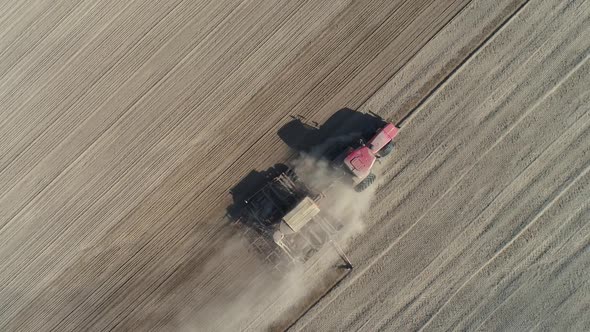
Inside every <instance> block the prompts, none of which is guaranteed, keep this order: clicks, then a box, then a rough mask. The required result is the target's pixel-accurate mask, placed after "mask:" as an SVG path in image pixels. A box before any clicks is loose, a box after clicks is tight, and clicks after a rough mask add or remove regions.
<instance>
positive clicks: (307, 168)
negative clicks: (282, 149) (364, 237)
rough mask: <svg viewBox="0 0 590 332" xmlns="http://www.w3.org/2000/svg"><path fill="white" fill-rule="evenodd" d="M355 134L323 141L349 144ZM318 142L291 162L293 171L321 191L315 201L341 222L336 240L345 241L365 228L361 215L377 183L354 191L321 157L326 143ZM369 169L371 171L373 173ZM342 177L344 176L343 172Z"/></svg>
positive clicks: (339, 173) (368, 206)
mask: <svg viewBox="0 0 590 332" xmlns="http://www.w3.org/2000/svg"><path fill="white" fill-rule="evenodd" d="M355 137H357V136H356V135H354V134H353V135H349V136H346V137H340V138H336V139H334V140H332V141H330V142H327V144H333V143H335V142H336V143H340V142H342V143H349V142H350V141H351V140H352V139H354V138H355ZM327 144H325V145H322V146H319V147H318V148H316V149H314V150H312V151H311V153H309V154H301V155H300V156H299V157H298V158H297V159H295V160H294V161H293V162H292V164H293V166H294V169H295V172H296V173H297V174H298V175H299V177H300V178H301V179H302V180H303V182H304V183H306V184H307V185H308V186H310V187H311V188H314V189H315V190H317V191H321V192H323V193H324V195H325V197H324V198H323V199H322V200H320V201H319V206H320V209H321V210H322V211H323V212H324V213H326V214H328V215H330V216H332V217H333V219H334V220H336V221H337V222H338V223H340V224H341V226H342V229H341V230H340V231H339V233H338V240H341V241H344V242H347V241H348V240H349V239H350V238H352V237H353V236H355V235H358V234H359V233H362V232H363V231H364V229H365V223H364V221H363V216H364V215H365V213H366V212H367V211H368V210H369V208H370V204H371V201H372V199H373V197H374V196H375V192H376V188H377V186H378V183H373V184H372V185H371V186H370V187H369V188H367V189H365V190H364V191H362V192H360V193H359V192H356V191H355V190H354V188H353V186H352V185H351V184H350V183H348V181H343V179H342V177H343V176H342V171H341V170H338V169H335V168H334V167H332V166H331V165H330V162H329V161H328V160H326V159H325V158H323V157H322V156H323V154H324V152H325V150H326V149H328V147H327V146H328V145H327ZM375 169H376V168H374V169H373V172H375ZM344 177H346V175H344Z"/></svg>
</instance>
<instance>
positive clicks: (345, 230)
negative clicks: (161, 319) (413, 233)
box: [180, 136, 377, 332]
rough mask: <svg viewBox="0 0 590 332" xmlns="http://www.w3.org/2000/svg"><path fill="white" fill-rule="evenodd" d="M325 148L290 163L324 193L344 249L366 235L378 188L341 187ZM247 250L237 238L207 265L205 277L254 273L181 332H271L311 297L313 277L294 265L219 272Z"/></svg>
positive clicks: (322, 204) (323, 207)
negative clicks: (366, 216)
mask: <svg viewBox="0 0 590 332" xmlns="http://www.w3.org/2000/svg"><path fill="white" fill-rule="evenodd" d="M350 139H351V138H350V136H348V137H344V138H338V139H336V141H342V142H346V141H350ZM328 143H334V141H331V142H328ZM325 147H326V145H324V146H320V147H317V148H316V149H314V150H312V151H311V153H302V154H300V156H299V157H297V158H296V159H295V160H293V161H291V163H290V164H291V165H290V166H291V167H292V168H293V169H294V170H295V173H296V174H297V175H298V176H299V178H300V179H301V180H302V181H303V182H304V183H305V184H306V185H308V186H309V187H310V188H312V190H314V191H316V190H317V191H321V192H323V193H324V197H323V198H322V199H321V200H320V201H319V203H318V204H319V206H320V209H321V210H322V211H323V213H324V214H325V215H329V216H331V220H334V221H336V222H337V223H338V224H339V225H337V226H338V227H340V229H339V231H338V233H337V234H336V237H337V238H335V240H337V242H338V243H339V244H341V245H342V246H346V243H347V242H348V241H349V240H350V239H352V238H353V237H354V236H355V235H358V234H360V233H362V232H363V231H364V229H365V223H364V221H363V214H364V213H365V212H366V211H367V210H368V209H369V207H370V203H371V200H372V198H373V197H374V195H375V191H376V188H377V183H374V184H373V185H372V186H370V187H369V188H368V189H366V190H365V191H363V192H361V193H358V192H356V191H355V190H354V188H353V187H352V186H351V184H350V183H346V182H345V181H342V173H340V172H339V171H338V170H337V169H335V168H334V167H332V166H331V165H330V163H329V161H328V160H326V159H324V158H322V157H321V155H322V153H323V152H324V150H323V149H325ZM248 246H251V244H250V243H248V242H247V241H246V240H244V239H243V238H238V237H237V236H235V238H234V239H231V241H228V244H227V247H225V248H223V249H222V250H220V251H219V252H218V253H217V254H216V255H215V257H212V258H211V260H210V262H211V263H210V264H208V265H207V266H206V267H205V270H206V274H207V275H219V274H221V273H252V274H255V275H256V274H257V276H256V277H255V278H252V277H251V276H250V277H247V276H245V278H243V280H244V281H243V282H237V283H236V282H235V281H233V283H232V284H231V285H225V287H224V288H223V289H222V291H221V293H222V295H219V294H218V295H217V296H215V298H214V299H212V301H211V302H209V303H207V304H206V305H205V306H204V307H202V308H201V309H199V310H197V312H196V314H195V313H194V312H193V313H192V314H190V316H191V317H184V318H183V319H182V320H184V321H185V322H186V321H188V322H189V323H186V324H183V327H182V328H181V329H180V330H181V331H185V332H193V331H244V330H252V329H256V328H257V327H259V326H261V325H263V326H271V327H268V330H273V328H272V326H273V324H276V322H277V321H280V319H281V318H280V313H285V312H287V311H288V310H289V308H291V307H294V306H295V305H297V304H298V303H299V302H300V301H301V300H303V299H304V298H305V297H306V296H308V295H309V285H306V282H309V280H307V279H310V278H312V277H310V276H308V275H306V274H308V273H305V271H304V266H303V265H300V264H293V265H291V266H290V268H289V269H286V270H281V272H280V273H273V272H271V271H268V270H269V269H266V271H263V270H264V269H263V268H260V267H259V268H257V269H251V268H245V269H243V270H241V271H239V272H238V271H233V272H230V271H228V270H222V271H220V270H219V269H220V268H221V267H222V266H223V265H225V264H230V263H231V262H235V261H240V260H243V259H244V252H247V251H248V250H249V248H248ZM257 260H258V262H257V264H262V263H261V262H260V257H254V258H252V261H253V262H255V261H257ZM253 264H254V263H253ZM255 265H256V264H255ZM229 269H230V270H231V268H229ZM233 279H236V278H233ZM238 279H239V278H238ZM217 292H220V291H219V290H217ZM264 312H266V313H267V314H266V315H264V316H258V317H257V316H255V314H256V313H264ZM273 313H274V314H275V315H273ZM187 316H188V314H187ZM273 316H275V317H273ZM187 318H188V319H187ZM245 322H248V323H247V324H246V323H245Z"/></svg>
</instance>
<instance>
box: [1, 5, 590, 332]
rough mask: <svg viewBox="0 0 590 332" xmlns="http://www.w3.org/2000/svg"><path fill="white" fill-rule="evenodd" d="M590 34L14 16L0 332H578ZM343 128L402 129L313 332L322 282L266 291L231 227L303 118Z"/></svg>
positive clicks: (286, 19) (413, 24)
mask: <svg viewBox="0 0 590 332" xmlns="http://www.w3.org/2000/svg"><path fill="white" fill-rule="evenodd" d="M589 18H590V8H589V5H588V3H586V2H584V1H575V0H574V1H566V2H563V1H556V0H549V1H547V0H542V1H535V2H532V1H531V2H529V1H526V0H518V1H517V0H513V1H508V0H501V1H493V2H490V1H483V0H472V1H469V0H454V1H453V0H444V1H431V0H428V1H426V0H424V1H421V0H420V1H410V0H407V1H402V0H396V1H377V0H371V1H358V2H353V1H349V0H339V1H283V0H279V1H265V0H254V1H243V2H238V1H227V0H219V1H188V0H171V1H164V2H158V3H157V4H156V3H154V2H149V1H140V0H130V1H113V0H105V1H100V2H96V1H90V0H82V1H67V0H66V1H61V2H45V1H38V0H19V1H8V2H4V3H2V4H0V60H1V61H0V105H2V106H1V108H2V111H1V113H0V243H2V245H0V284H1V285H2V287H0V299H1V300H0V330H6V331H16V330H19V331H45V330H47V331H49V330H59V331H61V330H76V331H88V330H90V331H98V330H162V331H170V330H180V331H201V330H210V331H219V330H227V331H234V330H281V329H284V328H286V327H288V326H291V324H292V323H293V322H295V321H296V322H295V324H294V325H292V326H291V329H292V330H309V331H321V330H358V329H365V330H376V329H384V330H396V331H399V330H419V329H434V330H440V329H453V328H454V329H468V330H476V329H482V330H497V329H513V330H514V329H523V328H536V329H541V330H543V329H554V330H588V329H590V321H589V320H588V318H587V315H584V313H585V312H587V311H588V309H589V308H590V300H589V299H590V284H589V283H588V278H587V275H588V274H589V272H590V255H588V251H589V248H590V246H589V244H590V236H589V234H590V232H589V231H590V229H588V227H589V226H588V220H589V213H588V212H589V209H588V208H589V206H588V202H590V199H589V198H590V186H589V184H588V180H589V176H588V167H589V165H590V157H589V154H588V149H589V148H590V144H589V143H590V138H589V137H588V133H589V130H588V125H589V120H590V119H589V118H588V117H589V116H590V115H589V112H588V107H589V106H588V105H590V103H588V101H589V100H588V99H589V98H590V93H589V90H588V88H587V87H588V86H589V85H590V80H589V75H590V73H589V71H590V67H589V65H588V61H587V60H588V55H589V50H590V48H589V46H590V45H589V43H590V40H589V39H588V38H587V36H588V35H589V34H590V31H589V28H588V27H589V26H590V25H589V24H588V23H589V22H588V21H589ZM345 107H347V108H351V109H359V110H361V111H365V112H368V111H373V112H376V113H378V114H380V115H381V116H383V117H385V118H387V119H389V120H391V121H394V122H398V123H401V126H402V129H401V131H400V134H399V140H398V144H397V150H396V151H395V152H394V153H393V154H392V155H391V157H389V159H388V161H386V162H385V163H384V164H382V165H380V182H379V186H378V187H376V188H375V189H376V190H375V192H374V197H372V198H373V199H372V200H371V205H370V209H369V211H368V212H366V213H364V214H363V216H362V219H363V225H364V226H363V227H362V229H361V231H359V232H355V233H354V236H352V238H349V239H348V240H347V241H343V242H342V244H343V245H346V252H347V254H349V256H350V258H351V260H352V261H353V264H354V265H355V269H354V270H353V272H352V273H351V274H350V275H348V276H347V277H346V278H345V279H344V280H343V281H342V282H340V283H339V284H338V285H337V286H336V288H335V289H334V291H332V292H331V293H329V294H328V295H327V296H325V297H323V298H322V299H321V300H320V302H318V303H317V304H316V305H314V306H313V307H312V308H311V309H310V310H309V311H306V313H305V315H304V316H302V317H299V316H300V313H303V312H304V310H305V309H307V308H308V307H309V305H311V304H313V303H314V302H315V300H316V299H317V297H318V296H319V294H321V291H319V290H320V289H322V288H326V287H329V286H331V285H332V283H333V281H334V280H337V277H338V276H333V278H331V279H330V280H331V281H327V279H324V277H325V274H324V275H321V274H322V273H323V272H325V268H326V267H330V264H331V262H332V261H333V259H334V257H331V256H330V254H326V255H324V256H322V257H319V258H318V259H317V260H316V261H314V262H312V263H310V264H309V265H307V266H304V267H303V268H301V269H295V270H290V271H289V272H284V271H280V272H277V271H276V270H273V269H272V267H271V266H269V265H268V264H266V263H265V262H264V259H263V257H261V256H260V254H259V252H258V251H256V250H254V249H253V248H252V244H251V243H249V242H248V241H245V240H244V237H243V236H242V232H243V229H242V228H240V227H236V225H233V224H232V223H231V222H230V220H229V219H228V217H227V216H226V213H227V212H228V210H227V209H228V207H230V206H231V205H232V204H233V203H235V202H234V200H236V199H237V196H236V194H235V192H234V193H233V196H232V193H231V191H232V189H235V186H236V185H237V184H238V183H240V182H241V181H243V179H244V178H246V177H248V175H249V174H252V172H253V171H254V172H264V171H266V170H267V169H269V168H270V167H272V166H273V165H275V164H277V163H282V162H285V161H286V160H287V159H288V158H289V157H291V156H292V155H293V154H294V151H293V150H292V149H291V148H290V147H289V144H288V142H286V141H285V137H282V136H281V135H280V134H281V128H284V126H285V125H287V124H289V123H290V122H291V121H292V118H291V117H292V116H296V115H297V116H302V117H303V118H305V119H306V121H316V122H318V123H320V124H321V123H324V122H325V121H329V120H330V118H333V117H334V114H335V113H336V114H345V113H346V112H344V113H342V112H341V113H338V112H337V111H338V110H341V109H343V108H345ZM344 122H348V123H350V122H354V121H353V120H350V119H349V120H348V121H346V120H344ZM322 271H323V272H322ZM322 283H324V284H322ZM312 295H313V296H312ZM293 304H295V307H294V308H293V307H291V305H293Z"/></svg>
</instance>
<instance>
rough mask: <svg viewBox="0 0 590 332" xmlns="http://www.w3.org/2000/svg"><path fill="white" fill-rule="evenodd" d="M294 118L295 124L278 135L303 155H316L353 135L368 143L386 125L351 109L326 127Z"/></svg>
mask: <svg viewBox="0 0 590 332" xmlns="http://www.w3.org/2000/svg"><path fill="white" fill-rule="evenodd" d="M292 118H293V120H291V121H290V122H288V123H287V124H285V125H284V126H283V127H281V128H280V129H279V130H278V131H277V135H278V136H279V137H280V138H281V140H282V141H283V142H284V143H285V144H286V145H287V146H289V147H290V148H291V149H292V150H294V151H296V152H299V153H312V152H313V150H314V149H315V148H316V147H318V146H321V145H322V144H324V143H325V142H328V141H330V140H337V139H338V138H341V137H348V136H350V135H355V136H359V137H362V138H364V139H368V138H370V137H371V136H372V135H373V134H374V133H375V131H376V130H377V129H378V128H380V127H382V126H384V125H385V124H386V122H385V120H383V119H382V118H380V117H379V116H377V115H375V114H370V113H362V112H357V111H354V110H352V109H350V108H343V109H340V110H338V111H337V112H336V113H334V114H333V115H332V116H330V118H328V120H326V122H325V123H324V124H322V125H319V124H318V123H317V122H314V121H309V120H307V119H306V118H305V117H303V116H292ZM317 157H320V158H321V157H326V158H329V157H330V156H323V155H319V156H317Z"/></svg>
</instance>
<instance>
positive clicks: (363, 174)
mask: <svg viewBox="0 0 590 332" xmlns="http://www.w3.org/2000/svg"><path fill="white" fill-rule="evenodd" d="M397 132H398V128H397V127H396V126H395V125H393V124H392V123H387V124H386V125H385V126H384V127H382V128H380V129H378V130H377V132H375V133H373V136H372V137H371V138H370V139H369V140H368V141H366V142H365V140H364V139H363V138H361V139H360V140H359V141H358V143H357V144H356V145H352V146H348V147H347V148H346V149H345V150H344V152H342V153H341V154H340V155H338V156H337V157H336V158H334V159H333V161H332V166H333V167H335V168H337V169H343V170H344V171H345V173H347V174H348V175H349V176H350V175H352V177H351V178H352V183H353V185H354V189H355V190H356V191H357V192H361V191H363V190H365V189H367V188H368V187H369V186H370V185H371V184H372V183H373V182H374V181H375V179H376V176H375V174H373V173H372V172H371V169H372V168H373V165H374V164H375V161H376V160H377V159H378V158H381V157H385V156H387V155H388V154H389V153H391V151H393V147H394V143H393V138H394V137H395V136H396V135H397Z"/></svg>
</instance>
